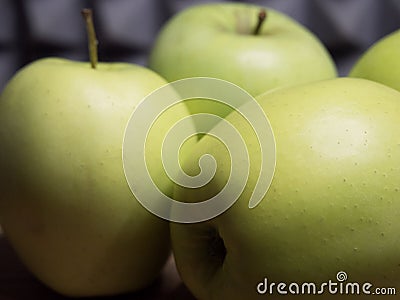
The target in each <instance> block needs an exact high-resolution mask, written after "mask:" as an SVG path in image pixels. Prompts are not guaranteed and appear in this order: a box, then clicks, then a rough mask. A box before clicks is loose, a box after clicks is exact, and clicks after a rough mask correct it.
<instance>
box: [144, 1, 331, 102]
mask: <svg viewBox="0 0 400 300" xmlns="http://www.w3.org/2000/svg"><path fill="white" fill-rule="evenodd" d="M262 8H263V7H261V6H256V5H250V4H243V3H223V4H203V5H197V6H193V7H190V8H188V9H186V10H184V11H182V12H180V13H178V14H177V15H176V16H174V17H173V18H172V19H171V20H170V21H169V22H168V23H167V24H166V25H165V26H164V28H163V29H162V30H161V32H160V33H159V35H158V37H157V39H156V41H155V44H154V47H153V49H152V51H151V54H150V58H149V66H150V68H151V69H153V70H155V71H156V72H157V73H159V74H160V75H161V76H163V77H164V78H166V79H167V80H168V81H174V80H178V79H182V78H186V77H198V76H200V77H202V76H205V77H215V78H220V79H224V80H227V81H230V82H232V83H234V84H236V85H238V86H240V87H241V88H243V89H245V90H246V91H248V92H249V93H250V94H251V95H253V96H257V95H259V94H261V93H263V92H265V91H267V90H271V89H273V88H276V87H281V86H286V85H294V84H301V83H306V82H310V81H316V80H322V79H330V78H334V77H336V76H337V72H336V67H335V65H334V63H333V61H332V58H331V56H330V55H329V53H328V52H327V50H326V49H325V47H324V46H323V45H322V43H321V42H320V41H319V40H318V39H317V38H316V37H315V36H314V35H313V34H312V33H311V32H310V31H308V30H307V29H306V28H304V27H303V26H302V25H300V24H299V23H297V22H296V21H294V20H293V19H291V18H289V17H288V16H285V15H283V14H282V13H279V12H277V11H275V10H272V9H269V8H267V19H266V20H265V23H264V24H263V26H262V29H261V32H260V34H259V35H257V36H255V35H253V34H252V31H253V29H254V28H255V27H256V22H257V15H258V13H259V12H260V10H261V9H262Z"/></svg>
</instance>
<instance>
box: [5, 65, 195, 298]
mask: <svg viewBox="0 0 400 300" xmlns="http://www.w3.org/2000/svg"><path fill="white" fill-rule="evenodd" d="M92 61H93V60H92ZM92 65H93V66H95V67H96V68H95V69H93V68H91V67H90V64H89V63H85V62H75V61H70V60H65V59H57V58H46V59H41V60H38V61H36V62H34V63H32V64H30V65H28V66H26V67H24V68H23V69H22V70H20V71H19V72H18V73H17V74H16V75H15V76H14V77H13V78H12V79H11V81H10V82H9V83H8V85H7V86H6V88H5V90H4V91H3V93H2V95H1V98H0V145H1V147H0V223H1V226H2V228H3V230H4V233H5V234H6V236H7V238H8V239H9V240H10V242H11V244H12V246H13V247H14V249H15V250H16V252H17V253H18V255H19V256H20V258H21V260H22V261H23V262H24V263H25V264H26V266H27V267H28V268H29V269H30V270H31V271H32V273H33V274H35V275H36V276H37V277H38V278H39V279H40V280H41V281H42V282H44V283H45V284H46V285H48V286H49V287H51V288H52V289H54V290H56V291H58V292H59V293H62V294H64V295H68V296H79V297H81V296H97V295H113V294H118V293H123V292H127V291H134V290H138V289H141V288H143V287H145V286H147V285H149V284H150V283H152V282H153V280H154V279H155V278H156V277H157V276H158V274H159V272H160V270H161V268H162V267H163V265H164V263H165V262H166V259H167V257H168V256H169V254H170V239H169V224H168V223H167V222H166V221H164V220H162V219H160V218H157V217H156V216H154V215H153V214H151V213H150V212H148V211H147V210H146V209H145V208H144V207H143V206H141V205H140V204H139V202H138V201H136V199H135V198H134V196H133V194H132V193H131V191H130V189H129V187H128V184H127V182H126V179H125V175H124V169H123V162H122V144H123V136H124V131H125V127H126V125H127V123H128V120H129V118H130V116H131V114H132V112H133V111H134V109H135V107H136V106H137V105H138V103H139V102H140V101H141V100H142V99H143V98H144V97H145V96H146V95H148V94H149V93H151V92H152V91H154V90H155V89H157V88H159V87H160V86H163V85H165V84H166V83H167V82H166V81H165V80H164V79H163V78H161V77H160V76H159V75H157V74H156V73H154V72H153V71H151V70H149V69H146V68H144V67H140V66H136V65H131V64H127V63H99V64H96V63H94V64H92ZM174 112H175V113H174V116H170V117H163V118H160V119H161V121H160V122H161V125H160V126H161V129H160V128H159V127H157V128H158V129H157V130H151V131H150V133H149V141H148V143H147V147H146V152H145V153H146V155H147V157H148V163H149V172H150V173H151V174H152V177H154V178H156V179H155V180H156V182H158V184H159V185H160V189H161V190H162V191H165V192H166V193H171V189H172V186H171V185H170V183H169V181H168V179H163V178H164V176H163V175H164V171H163V169H162V163H161V157H160V155H159V152H160V145H161V143H162V140H163V135H164V134H165V130H164V129H163V128H168V127H169V126H170V125H171V124H174V123H175V122H176V119H180V118H182V117H185V116H188V115H189V112H188V110H187V108H186V106H185V105H184V104H181V105H177V106H176V107H175V110H174ZM137 126H141V125H140V124H137ZM137 146H138V147H143V145H141V144H138V145H137ZM157 177H160V179H159V180H158V181H157Z"/></svg>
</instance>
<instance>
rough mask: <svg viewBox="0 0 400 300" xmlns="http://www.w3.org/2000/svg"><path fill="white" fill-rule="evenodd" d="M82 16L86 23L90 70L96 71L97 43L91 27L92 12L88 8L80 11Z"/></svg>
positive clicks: (92, 26)
mask: <svg viewBox="0 0 400 300" xmlns="http://www.w3.org/2000/svg"><path fill="white" fill-rule="evenodd" d="M81 13H82V16H83V18H84V20H85V23H86V32H87V36H88V47H89V57H90V64H91V66H92V69H96V66H97V62H98V58H97V45H98V41H97V38H96V32H95V30H94V25H93V11H92V10H91V9H89V8H84V9H82V11H81Z"/></svg>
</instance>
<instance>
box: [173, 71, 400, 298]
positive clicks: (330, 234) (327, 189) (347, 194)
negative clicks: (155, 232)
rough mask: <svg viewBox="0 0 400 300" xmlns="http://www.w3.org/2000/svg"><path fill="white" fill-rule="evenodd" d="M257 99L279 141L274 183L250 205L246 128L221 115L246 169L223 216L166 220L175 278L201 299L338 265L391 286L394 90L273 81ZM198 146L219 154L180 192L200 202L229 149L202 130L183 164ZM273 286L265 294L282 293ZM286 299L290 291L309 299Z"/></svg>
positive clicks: (395, 223)
mask: <svg viewBox="0 0 400 300" xmlns="http://www.w3.org/2000/svg"><path fill="white" fill-rule="evenodd" d="M257 100H258V101H259V103H260V104H261V106H262V108H263V109H264V111H265V113H266V115H267V116H268V118H269V121H270V123H271V126H272V129H273V131H274V135H275V140H276V171H275V176H274V179H273V181H272V185H271V187H270V189H269V190H268V192H267V194H266V196H265V197H264V199H263V200H262V202H261V203H260V204H259V205H258V206H256V207H255V208H253V209H249V208H248V202H249V199H250V196H251V193H252V191H253V189H254V186H255V184H256V181H257V179H258V177H257V176H258V172H259V166H260V153H259V149H258V148H257V147H256V145H257V140H256V138H255V135H254V134H252V131H251V128H249V125H248V124H247V123H246V122H245V121H243V119H242V118H241V117H240V116H239V114H238V113H233V114H230V115H229V116H228V117H227V118H226V119H227V120H228V121H230V122H231V123H232V124H233V125H234V126H235V128H236V129H238V130H239V131H240V132H241V133H242V136H243V138H244V139H245V141H246V143H247V145H248V150H249V155H250V163H251V164H250V177H249V179H248V181H247V185H246V187H245V189H244V192H243V193H242V194H241V196H240V197H239V199H238V201H237V202H236V203H235V204H234V205H233V206H232V207H231V208H230V209H229V210H227V211H226V212H225V213H223V214H222V215H220V216H218V217H216V218H215V219H211V220H210V221H206V222H203V223H197V224H172V225H171V235H172V244H173V250H174V254H175V259H176V262H177V267H178V270H179V272H180V274H181V277H182V278H183V281H184V282H185V283H186V285H187V286H188V287H189V289H190V290H191V291H192V293H193V294H194V295H195V296H196V298H198V299H207V300H208V299H260V298H262V297H261V296H260V295H258V293H257V285H258V284H259V283H260V282H264V279H265V278H267V279H268V282H269V283H275V284H276V285H278V284H279V283H281V282H283V283H286V284H287V286H286V291H288V285H289V284H290V283H298V284H302V283H304V282H311V283H315V284H316V285H317V286H318V289H320V285H321V284H323V283H324V282H325V283H328V282H329V280H331V281H332V282H334V283H338V281H337V280H336V275H337V273H338V272H339V271H344V272H346V273H347V275H348V280H347V281H346V282H357V283H360V284H363V283H365V282H370V283H371V284H373V286H374V287H396V288H397V290H399V288H400V286H399V282H400V268H399V260H400V252H399V249H400V239H399V238H398V235H399V232H400V221H399V220H400V135H399V134H398V129H399V128H400V93H399V92H397V91H396V90H394V89H391V88H388V87H386V86H384V85H381V84H378V83H375V82H372V81H368V80H363V79H351V78H341V79H333V80H327V81H320V82H318V83H311V84H306V85H302V86H297V87H292V88H288V89H279V90H277V91H273V92H270V93H265V94H263V95H261V96H259V97H257ZM217 126H219V125H217ZM205 153H208V154H212V155H213V156H214V158H215V159H216V161H217V162H218V169H217V172H216V174H215V176H214V177H213V179H212V180H211V181H210V183H209V184H208V185H207V186H205V187H203V188H200V189H194V190H190V189H185V188H178V189H176V190H175V197H176V199H178V200H181V201H185V202H198V201H204V200H206V199H209V198H210V197H211V196H213V195H215V194H217V193H218V192H219V191H221V189H222V187H223V186H224V185H225V184H226V182H227V180H228V176H229V170H230V160H229V155H228V152H227V150H226V149H225V147H224V145H222V144H221V143H220V142H218V140H217V139H215V138H213V137H211V136H209V135H207V136H205V137H203V139H202V140H200V142H199V143H198V146H197V147H196V149H195V151H194V152H193V153H192V158H191V159H190V160H187V161H186V163H185V164H184V168H185V169H187V170H188V172H189V173H193V174H196V173H197V172H198V168H199V167H198V160H197V158H199V157H201V155H203V154H205ZM265 158H268V156H267V155H265ZM236 175H238V174H236ZM233 176H235V174H233ZM276 288H277V286H275V287H273V290H274V291H275V292H273V293H272V294H271V295H269V294H266V295H263V296H264V297H266V298H268V299H281V298H282V297H281V296H282V295H280V294H278V293H277V289H276ZM371 291H373V289H371ZM331 296H332V297H333V298H334V299H337V296H338V295H336V296H333V295H330V294H329V292H328V290H327V287H325V292H324V294H323V296H322V295H321V296H320V298H321V299H331V298H330V297H331ZM292 297H293V298H291V297H290V293H289V295H288V297H287V298H288V299H310V295H307V294H305V295H296V296H293V295H292ZM352 297H354V298H355V299H366V298H367V297H368V298H369V297H371V298H374V297H373V296H372V295H365V294H364V295H363V294H361V295H352ZM317 298H318V297H317ZM354 298H352V299H354Z"/></svg>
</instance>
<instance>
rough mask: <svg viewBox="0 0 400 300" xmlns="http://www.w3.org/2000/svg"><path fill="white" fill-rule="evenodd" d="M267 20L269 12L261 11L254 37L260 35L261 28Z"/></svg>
mask: <svg viewBox="0 0 400 300" xmlns="http://www.w3.org/2000/svg"><path fill="white" fill-rule="evenodd" d="M266 18H267V11H266V10H265V9H261V10H260V12H259V13H258V22H257V26H256V28H254V31H253V34H254V35H259V33H260V31H261V27H262V25H263V24H264V22H265V19H266Z"/></svg>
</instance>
